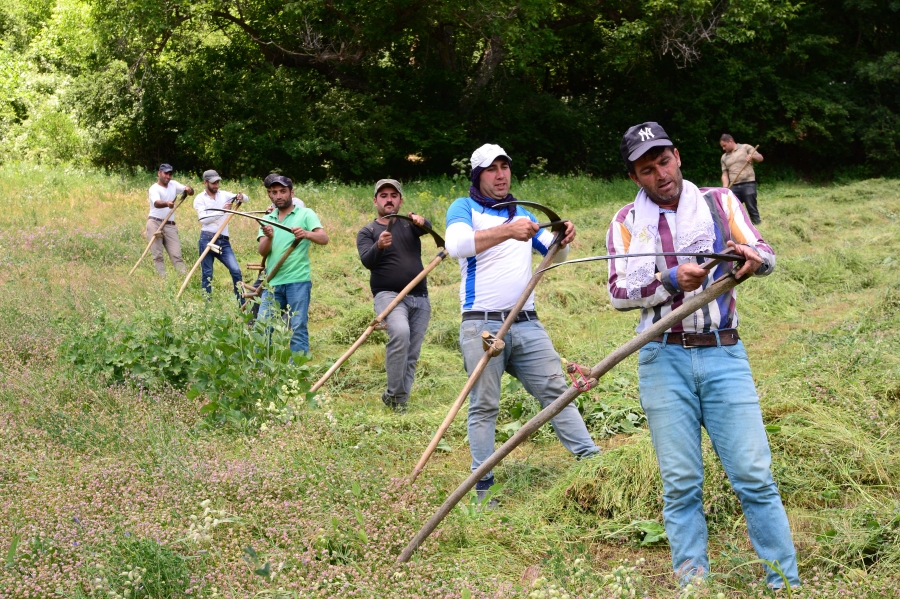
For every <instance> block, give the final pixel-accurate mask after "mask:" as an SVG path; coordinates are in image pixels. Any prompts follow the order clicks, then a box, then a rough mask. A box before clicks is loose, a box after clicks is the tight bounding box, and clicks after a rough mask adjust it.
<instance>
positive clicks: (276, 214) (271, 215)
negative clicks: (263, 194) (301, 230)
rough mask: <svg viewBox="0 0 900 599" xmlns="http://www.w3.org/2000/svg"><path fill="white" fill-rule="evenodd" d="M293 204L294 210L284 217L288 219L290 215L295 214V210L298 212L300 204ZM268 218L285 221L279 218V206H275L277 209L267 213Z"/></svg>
mask: <svg viewBox="0 0 900 599" xmlns="http://www.w3.org/2000/svg"><path fill="white" fill-rule="evenodd" d="M291 201H292V202H293V200H291ZM292 206H293V210H291V211H290V212H288V213H287V215H286V216H285V217H284V218H285V219H287V217H288V216H291V215H292V214H294V213H295V212H297V211H298V210H299V208H300V206H296V205H293V204H292ZM266 219H268V220H274V221H275V222H279V223H280V222H284V221H280V220H278V208H275V210H273V211H272V212H270V213H269V214H267V215H266Z"/></svg>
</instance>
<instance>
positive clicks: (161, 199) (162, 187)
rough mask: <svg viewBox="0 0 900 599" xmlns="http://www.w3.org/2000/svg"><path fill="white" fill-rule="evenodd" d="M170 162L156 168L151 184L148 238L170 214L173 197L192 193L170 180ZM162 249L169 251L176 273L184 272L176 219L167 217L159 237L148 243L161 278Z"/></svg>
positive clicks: (162, 268) (162, 265) (188, 186)
mask: <svg viewBox="0 0 900 599" xmlns="http://www.w3.org/2000/svg"><path fill="white" fill-rule="evenodd" d="M173 170H174V169H172V165H171V164H166V163H163V164H160V165H159V169H157V171H156V183H154V184H153V185H151V186H150V191H149V193H148V196H149V199H150V215H149V216H148V217H147V226H146V231H147V238H148V239H150V238H153V235H154V234H155V233H156V231H157V229H159V226H160V225H161V224H163V219H164V218H166V217H168V216H169V211H170V210H171V209H172V208H174V207H175V197H176V196H177V195H178V194H180V193H181V192H183V191H187V193H188V195H194V190H193V189H191V187H190V185H182V184H181V183H179V182H178V181H174V180H173V179H172V171H173ZM163 248H165V249H166V252H167V253H168V254H169V260H171V261H172V266H174V267H175V270H177V271H178V272H179V274H185V273H186V272H187V267H185V265H184V260H183V259H182V258H181V240H180V239H179V238H178V228H177V227H176V226H175V220H174V219H172V220H169V221H167V222H166V223H165V225H164V226H163V228H162V236H161V237H156V238H154V239H153V243H151V244H150V253H151V255H152V256H153V265H154V266H156V272H158V273H159V275H160V276H161V277H164V276H166V262H165V258H164V257H163Z"/></svg>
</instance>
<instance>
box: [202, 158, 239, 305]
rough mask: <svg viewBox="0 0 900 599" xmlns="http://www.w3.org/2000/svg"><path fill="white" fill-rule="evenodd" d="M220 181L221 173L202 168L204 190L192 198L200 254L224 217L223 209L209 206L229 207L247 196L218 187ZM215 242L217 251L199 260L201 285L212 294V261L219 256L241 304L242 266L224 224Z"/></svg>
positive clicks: (228, 208) (208, 293)
mask: <svg viewBox="0 0 900 599" xmlns="http://www.w3.org/2000/svg"><path fill="white" fill-rule="evenodd" d="M221 181H222V177H220V176H219V173H217V172H216V171H213V170H209V171H206V172H204V173H203V186H204V187H205V190H204V191H203V193H201V194H199V195H198V196H197V198H196V199H195V200H194V210H196V211H197V218H199V219H200V242H199V252H200V254H203V251H204V250H205V249H206V246H207V245H209V243H210V241H212V238H213V235H215V234H216V231H218V230H219V226H220V225H221V224H222V219H223V218H225V217H226V213H224V212H211V211H210V208H224V209H226V210H231V209H232V208H231V206H232V202H234V201H238V202H242V201H244V200H245V199H246V196H244V194H242V193H231V192H230V191H220V190H219V185H220V182H221ZM215 245H217V246H218V247H219V248H220V250H219V252H218V253H216V251H215V249H213V250H211V251H210V252H209V253H208V254H206V256H204V258H203V262H201V263H200V285H201V286H202V287H203V291H205V292H206V294H207V296H211V295H212V278H213V262H214V261H215V260H216V259H218V260H219V262H221V263H222V264H224V265H225V268H227V269H228V272H230V273H231V281H232V283H234V286H233V288H232V290H233V291H234V295H235V297H237V300H238V302H240V303H241V304H243V303H244V298H243V296H242V295H241V293H240V291H238V289H239V286H238V283H240V282H241V281H242V280H243V278H242V277H241V267H240V265H239V264H238V261H237V258H235V256H234V251H233V250H232V249H231V242H230V241H229V238H228V227H227V226H226V227H225V229H224V230H223V231H222V233H221V234H220V235H219V237H218V239H216V243H215Z"/></svg>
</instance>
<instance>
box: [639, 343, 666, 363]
mask: <svg viewBox="0 0 900 599" xmlns="http://www.w3.org/2000/svg"><path fill="white" fill-rule="evenodd" d="M660 348H662V343H659V342H654V343H648V344H647V345H645V346H644V347H642V348H641V351H640V352H639V353H638V366H643V365H644V364H649V363H650V362H652V361H653V360H655V359H656V358H657V356H659V350H660Z"/></svg>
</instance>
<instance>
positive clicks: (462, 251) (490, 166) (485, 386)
mask: <svg viewBox="0 0 900 599" xmlns="http://www.w3.org/2000/svg"><path fill="white" fill-rule="evenodd" d="M511 162H512V160H511V159H510V157H509V156H508V155H507V154H506V152H505V151H504V150H503V148H501V147H500V146H498V145H496V144H485V145H483V146H481V147H480V148H478V149H477V150H475V152H474V153H473V154H472V186H471V187H470V188H469V196H468V197H463V198H459V199H457V200H456V201H455V202H453V204H451V205H450V208H449V209H448V210H447V233H446V237H447V252H448V253H449V254H450V255H451V256H453V257H454V258H457V259H458V260H459V266H460V274H461V276H462V281H461V284H460V290H459V300H460V304H461V308H462V310H461V311H462V323H461V325H460V329H459V346H460V349H461V350H462V354H463V363H464V365H465V368H466V371H467V372H469V373H471V372H472V370H473V369H474V368H475V365H476V364H477V363H478V361H479V360H480V359H481V357H482V355H484V349H483V348H482V344H481V333H482V332H483V331H488V332H490V333H491V334H493V335H496V334H497V332H498V331H499V330H500V327H501V325H502V324H503V320H504V319H505V318H506V317H507V315H508V314H509V309H510V308H511V307H512V306H513V305H515V303H516V301H517V300H518V299H519V296H520V295H521V294H522V292H523V291H524V290H525V287H526V285H527V284H528V281H529V279H531V256H532V251H536V252H538V253H540V254H544V255H545V254H546V253H547V251H548V250H549V248H550V245H551V242H552V240H553V233H551V232H550V231H547V230H544V229H540V228H539V227H538V221H537V218H535V216H534V215H533V214H531V213H530V212H528V211H527V210H525V209H524V208H522V207H521V206H510V207H508V208H495V207H494V205H495V204H498V203H501V202H510V201H514V200H515V198H514V197H513V196H512V194H510V193H509V186H510V182H511V176H512V172H511V170H510V163H511ZM573 239H575V225H574V224H572V223H571V222H567V223H566V232H565V236H564V237H563V239H562V240H561V244H562V249H561V250H560V251H559V252H558V253H557V254H556V261H562V260H565V259H566V255H567V254H568V253H569V249H568V247H567V246H568V244H569V243H570V242H571V241H572V240H573ZM523 307H524V309H523V310H522V311H521V312H519V314H518V315H517V316H516V320H515V322H514V324H513V325H512V327H511V328H510V329H509V332H508V333H507V334H506V337H504V338H503V341H504V342H505V343H506V347H505V349H504V350H503V353H501V354H500V355H499V356H497V357H495V358H493V359H492V360H491V361H490V362H488V364H487V367H486V368H485V369H484V372H483V373H482V375H481V377H480V378H479V379H478V382H476V383H475V385H474V386H473V387H472V394H471V396H470V398H469V419H468V432H469V448H470V449H471V452H472V471H475V470H476V469H477V468H478V467H479V466H480V465H481V464H482V462H484V461H485V460H486V459H487V458H488V457H490V455H491V454H492V453H494V432H495V429H496V424H497V414H498V413H499V411H500V377H501V376H502V375H503V373H504V372H508V373H509V374H511V375H512V376H514V377H516V378H517V379H519V381H521V383H522V385H523V386H524V387H525V390H526V391H528V392H529V393H530V394H531V395H532V396H534V397H535V399H537V400H538V401H539V402H540V403H541V406H542V407H545V406H547V405H548V404H549V403H551V402H552V401H553V400H555V399H556V398H557V397H559V396H560V395H561V394H562V393H563V392H564V391H565V390H566V389H567V388H568V383H567V382H566V376H565V374H563V371H562V367H561V365H560V360H559V354H557V353H556V350H555V349H554V348H553V342H552V341H550V337H549V336H548V335H547V331H546V330H544V327H543V325H541V323H540V321H539V320H538V316H537V312H535V309H534V293H533V292H532V294H531V297H529V298H528V301H527V302H526V303H525V305H524V306H523ZM552 423H553V430H554V432H556V436H557V437H558V438H559V440H560V441H561V442H562V444H563V446H565V448H566V449H568V450H569V451H570V452H572V454H574V455H575V456H576V457H578V458H587V457H591V456H593V455H596V454H597V453H599V452H600V448H598V447H597V446H596V445H595V444H594V441H593V440H592V439H591V435H590V433H588V430H587V427H586V426H585V425H584V421H583V420H582V418H581V414H579V413H578V408H576V407H575V405H574V404H570V405H569V406H568V407H566V409H564V410H563V411H562V412H560V414H559V415H558V416H556V418H554V419H553V420H552ZM493 484H494V475H493V473H488V474H487V475H486V476H485V477H484V478H482V479H481V480H480V481H478V482H477V483H476V484H475V490H476V492H477V495H478V498H479V500H481V499H483V498H484V497H485V496H486V495H487V491H488V489H490V487H491V485H493Z"/></svg>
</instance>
